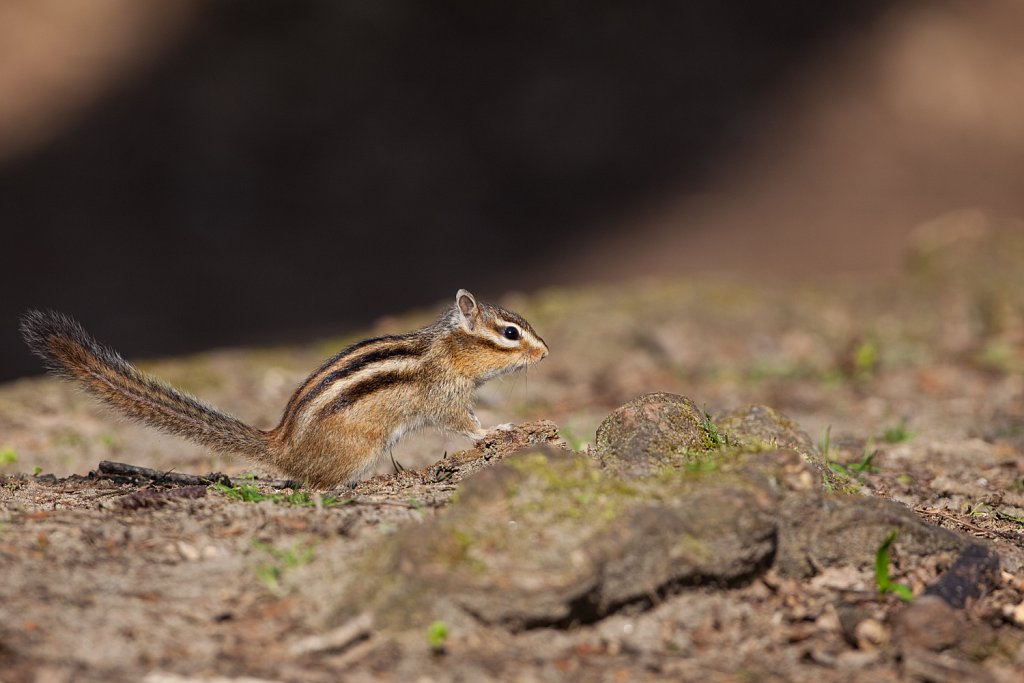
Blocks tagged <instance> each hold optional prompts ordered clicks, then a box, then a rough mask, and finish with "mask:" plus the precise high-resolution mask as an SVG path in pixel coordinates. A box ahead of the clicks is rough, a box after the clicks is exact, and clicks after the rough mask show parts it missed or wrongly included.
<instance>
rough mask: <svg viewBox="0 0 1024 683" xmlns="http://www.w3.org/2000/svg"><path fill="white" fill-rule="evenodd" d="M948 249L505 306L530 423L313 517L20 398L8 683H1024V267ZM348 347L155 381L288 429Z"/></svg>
mask: <svg viewBox="0 0 1024 683" xmlns="http://www.w3.org/2000/svg"><path fill="white" fill-rule="evenodd" d="M955 228H956V226H952V227H950V226H939V227H937V228H936V229H935V231H934V233H933V234H930V235H928V234H926V235H924V237H922V239H921V241H920V243H919V244H918V245H917V249H916V251H915V254H914V258H913V259H912V260H911V262H910V263H908V265H907V268H906V270H905V272H904V273H902V274H901V275H899V276H897V277H892V278H889V279H886V280H885V281H878V280H874V281H870V282H865V281H844V280H841V279H821V280H817V281H815V282H799V283H794V282H792V281H789V282H781V281H780V282H777V283H766V282H764V281H758V282H751V281H747V280H743V279H737V278H730V277H725V276H721V277H709V276H701V277H700V278H699V279H696V278H695V279H688V280H661V281H656V282H646V283H640V284H632V285H628V286H626V285H619V286H615V287H602V288H593V289H579V288H577V289H560V290H550V291H544V292H540V293H537V294H534V295H529V296H527V295H521V296H509V297H507V299H506V300H505V301H503V302H501V303H503V304H504V305H506V306H508V307H510V308H512V309H514V310H517V311H519V312H521V313H523V314H524V315H525V316H526V317H527V318H528V319H529V320H530V321H531V322H532V323H533V324H534V326H535V327H536V328H537V330H538V331H539V332H540V333H541V334H542V335H543V336H544V337H545V339H546V340H547V341H548V342H549V344H550V346H551V356H550V357H549V358H548V359H547V360H545V361H544V362H543V363H541V364H540V365H538V366H537V367H536V368H534V369H531V370H530V373H529V376H528V378H526V377H521V376H520V377H518V378H515V379H510V380H507V381H505V382H504V383H492V385H488V386H487V387H485V388H484V390H483V392H482V395H481V410H480V414H481V418H482V420H483V422H484V423H485V424H496V423H499V422H508V421H514V422H517V423H521V426H520V427H519V428H517V429H515V430H511V431H504V432H495V433H494V435H493V436H492V438H491V439H490V440H488V441H486V442H485V443H484V444H482V445H481V446H480V447H479V448H475V449H474V448H470V444H469V443H468V442H465V441H459V440H448V439H447V438H446V437H443V436H438V435H424V436H423V437H417V438H415V439H413V440H411V441H410V442H407V443H406V444H404V445H403V446H402V447H400V448H398V449H396V451H395V453H394V461H395V462H394V464H393V463H392V462H391V460H390V459H388V460H387V462H386V463H384V465H383V466H382V468H381V470H380V472H379V473H378V474H377V475H376V476H375V477H373V478H372V479H369V480H368V481H365V482H363V483H361V484H359V485H358V486H356V487H354V488H344V489H340V490H337V491H331V492H324V493H320V494H315V493H310V492H306V491H302V490H300V491H299V492H298V493H296V492H294V491H292V490H291V489H287V490H275V489H272V488H271V487H270V486H268V485H266V484H264V483H261V482H260V481H258V480H254V481H253V482H252V483H248V482H247V481H246V480H245V479H244V478H243V473H245V472H247V471H249V468H250V466H249V464H248V463H246V462H243V461H240V460H236V459H233V458H228V457H225V456H219V455H212V454H210V453H207V452H204V451H203V450H202V449H200V448H198V447H194V446H192V445H190V444H188V443H185V442H181V441H178V440H175V439H173V438H170V437H164V436H161V435H157V434H154V433H152V432H150V431H149V430H146V429H145V428H142V427H139V426H135V425H129V424H125V423H123V422H119V421H118V420H117V419H116V418H114V417H112V416H111V415H110V414H109V413H108V412H106V411H105V410H104V409H102V408H99V407H97V406H95V405H94V404H93V403H92V402H91V400H90V399H89V398H88V397H87V396H85V395H82V394H80V393H78V392H76V391H75V390H73V389H71V388H70V387H69V386H67V385H65V384H61V383H59V382H58V381H56V380H52V379H30V380H23V381H20V382H16V383H12V384H9V385H7V386H4V387H2V388H0V463H3V464H2V469H0V571H2V575H3V578H4V580H3V584H2V587H0V680H3V681H72V680H74V681H100V680H103V681H109V680H147V681H177V680H217V677H224V678H227V679H239V678H241V677H249V679H253V678H255V679H264V680H282V681H318V680H324V681H327V680H337V679H338V678H339V677H341V676H344V677H345V679H346V680H368V679H378V678H381V679H390V680H417V679H418V680H423V681H428V680H433V681H443V680H467V681H468V680H487V679H500V680H522V681H532V680H537V681H544V680H564V679H567V678H568V679H572V680H594V681H619V680H622V681H627V680H628V681H633V680H658V679H663V678H671V679H673V680H678V679H696V678H700V679H702V680H722V681H732V680H797V681H801V680H821V679H823V678H824V679H827V680H872V681H875V680H898V679H912V680H913V679H920V680H967V679H970V680H995V681H1013V680H1018V678H1017V677H1018V676H1019V671H1020V668H1021V667H1022V666H1024V273H1022V272H1021V269H1020V268H1019V264H1020V263H1024V244H1022V243H1021V241H1020V240H1019V239H1017V238H1014V237H1013V236H1000V235H999V234H995V233H992V234H987V233H981V234H979V233H976V232H964V231H959V232H958V231H957V230H956V229H955ZM435 313H436V311H424V312H421V313H419V314H413V315H409V316H405V317H402V318H395V319H389V320H384V321H381V323H380V324H379V325H378V329H377V330H375V331H376V332H384V331H392V330H401V329H408V328H409V327H411V326H414V325H417V324H420V323H422V322H424V321H426V320H429V319H430V318H431V317H432V316H433V315H434V314H435ZM104 341H108V342H111V343H113V344H114V345H115V346H116V340H104ZM346 341H347V340H330V341H327V342H324V343H321V344H317V345H311V346H307V347H303V348H278V349H264V350H227V351H217V352H210V353H208V354H203V355H201V356H196V357H191V358H185V359H178V360H166V361H160V362H152V363H145V364H144V367H145V369H146V370H147V371H149V372H152V373H154V374H157V375H159V376H161V377H163V378H164V379H166V380H169V381H171V382H172V383H175V384H178V385H181V386H184V387H185V388H187V389H189V390H190V391H192V392H193V393H196V394H198V395H199V396H201V397H202V398H204V399H206V400H208V401H210V402H212V403H214V404H216V405H218V406H220V407H222V408H224V409H226V410H228V411H230V412H233V413H235V414H237V415H238V416H240V417H242V418H243V419H246V420H248V421H251V422H253V423H254V424H258V425H260V426H270V425H272V424H273V423H274V421H275V420H276V419H277V417H278V414H277V413H278V411H279V410H280V408H281V407H282V406H283V405H284V403H285V401H286V399H287V396H288V394H289V391H290V389H291V388H292V387H294V386H295V385H297V383H298V382H299V381H300V380H301V379H302V377H303V375H304V373H305V372H308V371H309V370H311V369H313V368H314V367H316V365H317V364H318V362H319V360H320V359H322V357H324V356H326V355H328V354H329V353H330V352H332V351H333V350H336V349H337V348H339V347H340V346H341V345H343V344H344V343H345V342H346ZM651 392H667V393H668V394H671V395H674V396H669V397H655V398H649V397H648V398H645V399H641V401H640V402H639V403H632V404H629V405H628V406H627V407H625V408H620V406H623V404H627V403H628V402H630V401H632V400H633V399H635V398H636V397H638V396H640V395H644V394H649V393H651ZM679 395H681V396H685V397H688V398H689V399H690V400H689V401H684V400H683V399H680V398H677V397H676V396H679ZM751 405H755V406H761V407H758V408H753V409H751V408H750V407H749V406H751ZM613 411H614V416H613V417H612V418H610V420H609V421H608V422H607V423H606V425H605V426H604V427H602V428H601V432H600V434H601V436H600V438H598V436H597V435H598V427H599V425H601V423H602V422H603V421H605V418H606V417H607V416H608V415H609V414H610V413H613ZM666 411H668V412H666ZM672 411H678V412H677V413H673V412H672ZM705 413H706V414H705ZM637 425H640V427H637ZM645 425H646V426H645ZM652 425H653V426H652ZM631 426H632V427H636V428H637V429H636V431H635V432H628V433H623V431H622V430H627V431H628V429H630V428H631ZM644 429H653V430H654V431H653V432H650V431H646V432H645V431H644ZM765 429H767V431H764V430H765ZM687 430H690V431H689V432H687ZM757 430H761V431H757ZM616 434H618V436H616ZM652 434H653V436H652ZM666 434H667V435H668V437H666V438H667V440H664V439H662V437H665V435H666ZM638 435H640V436H638ZM673 435H675V437H674V436H673ZM808 435H809V436H808ZM676 437H678V438H677V440H676V441H673V440H672V439H673V438H676ZM623 454H625V455H623ZM105 460H106V461H120V462H126V463H131V464H134V465H139V466H145V467H151V468H155V469H158V470H160V471H170V470H173V471H174V472H178V473H192V474H198V475H203V474H205V473H208V472H211V471H219V472H224V473H226V474H228V475H230V476H232V477H235V481H234V485H220V486H207V485H194V484H193V485H191V486H186V485H180V484H173V485H172V484H169V483H166V482H162V481H160V480H156V481H152V480H146V479H133V478H130V477H119V476H113V475H109V476H108V475H102V474H99V473H98V470H99V463H100V462H101V461H105ZM400 468H401V469H400ZM90 472H94V473H93V474H90ZM257 474H258V475H260V476H273V475H274V474H275V473H273V472H271V471H260V472H257ZM51 475H52V476H51ZM259 498H263V500H258V499H259ZM944 529H945V530H948V531H944ZM891 531H897V532H898V533H897V536H896V538H895V539H894V540H893V541H892V545H891V548H890V551H889V557H888V558H885V557H884V555H882V554H881V553H880V552H879V551H880V549H881V547H882V542H883V541H884V539H885V537H887V536H888V535H889V533H890V532H891ZM972 553H974V554H972ZM880 557H881V558H882V559H887V560H888V561H887V562H883V564H884V565H885V566H888V567H889V569H890V572H891V582H892V583H894V584H900V585H905V586H906V587H907V588H908V589H909V590H910V591H912V593H913V595H914V599H913V601H912V602H909V603H908V602H904V601H903V600H901V599H900V597H899V596H898V595H897V594H896V593H895V592H888V593H885V594H880V591H879V581H880V578H879V575H878V573H877V569H876V561H877V560H879V558H880ZM979 558H980V559H979ZM993 558H994V559H993ZM989 560H991V561H994V562H998V565H999V566H998V568H997V569H995V570H994V571H988V570H987V569H986V568H985V567H986V566H987V565H985V562H987V561H989ZM972 562H974V564H973V565H972V564H971V563H972ZM979 563H980V564H979ZM979 566H980V567H981V570H979V571H981V575H984V576H983V577H982V579H979V580H977V581H974V582H973V583H972V584H971V585H973V586H975V587H977V588H978V590H977V592H978V593H979V594H978V595H967V597H966V599H964V600H960V601H959V604H951V600H952V603H958V601H957V599H950V598H949V595H948V594H943V593H942V591H943V590H945V589H942V588H938V589H937V588H936V587H937V586H939V587H941V586H947V587H948V586H949V585H950V584H949V582H950V581H951V580H953V579H955V578H956V576H959V574H958V572H960V571H961V570H962V569H963V568H964V567H967V569H968V570H971V568H972V567H973V568H974V569H977V567H979ZM988 569H992V568H991V567H989V568H988ZM972 571H973V570H972ZM968 573H969V572H968ZM975 578H977V576H975ZM927 593H931V594H932V595H927ZM968 593H970V591H968ZM935 594H942V595H945V597H943V598H942V599H940V598H938V597H936V595H935ZM961 597H963V596H961Z"/></svg>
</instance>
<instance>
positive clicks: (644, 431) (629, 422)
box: [594, 392, 708, 476]
mask: <svg viewBox="0 0 1024 683" xmlns="http://www.w3.org/2000/svg"><path fill="white" fill-rule="evenodd" d="M703 419H704V416H703V414H702V413H701V412H700V411H699V410H698V409H697V406H696V405H695V404H694V402H693V401H692V400H690V399H689V398H686V397H685V396H678V395H676V394H669V393H664V392H657V393H651V394H643V395H642V396H638V397H637V398H635V399H633V400H632V401H630V402H629V403H626V404H625V405H623V406H620V407H619V408H616V409H615V410H614V411H612V413H611V414H610V415H609V416H608V417H606V418H605V420H604V421H603V422H602V423H601V425H600V427H598V429H597V438H596V440H595V444H594V449H595V452H596V455H597V457H598V459H599V460H600V462H601V464H602V466H604V467H606V468H608V469H611V470H613V471H615V472H618V473H620V474H622V475H624V476H643V475H646V474H651V473H652V472H655V471H657V470H658V469H659V468H662V467H664V466H674V467H679V466H681V465H683V464H686V463H688V462H691V461H692V460H693V458H692V455H693V454H694V453H700V452H702V451H705V450H707V448H708V435H707V432H706V430H705V428H704V426H703Z"/></svg>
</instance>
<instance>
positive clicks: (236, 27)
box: [0, 0, 896, 379]
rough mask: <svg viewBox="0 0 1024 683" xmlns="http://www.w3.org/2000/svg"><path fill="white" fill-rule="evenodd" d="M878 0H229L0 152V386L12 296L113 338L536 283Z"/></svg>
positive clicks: (722, 147) (7, 359)
mask: <svg viewBox="0 0 1024 683" xmlns="http://www.w3.org/2000/svg"><path fill="white" fill-rule="evenodd" d="M893 4H896V3H895V0H870V1H869V0H844V1H842V2H834V3H821V2H816V1H814V0H791V1H790V2H787V3H784V4H781V5H780V4H777V3H776V4H768V3H763V2H756V1H754V0H731V1H716V0H700V1H695V2H685V3H680V2H660V3H644V4H642V5H637V4H633V3H607V2H600V3H598V2H582V1H576V2H573V1H564V2H551V1H547V0H545V1H539V0H538V1H533V2H516V3H506V4H501V5H494V4H487V3H476V2H469V1H467V0H462V1H452V2H438V3H427V4H423V3H413V2H408V1H401V0H392V1H390V2H387V1H384V2H382V1H380V0H372V1H371V0H367V1H364V2H352V3H339V2H334V1H330V0H322V1H313V0H309V1H306V2H287V3H284V2H272V1H269V0H261V1H255V0H245V1H241V0H220V1H218V2H212V3H208V6H207V9H206V10H205V12H204V14H203V15H202V16H201V17H200V18H199V20H198V21H197V22H196V23H195V25H194V26H193V27H192V30H191V32H190V34H189V36H188V38H187V39H186V40H185V41H184V42H182V43H181V44H179V45H178V46H177V47H176V48H175V50H174V51H173V52H172V53H170V54H169V55H167V56H166V57H165V59H164V60H163V61H162V63H161V64H160V65H159V66H158V67H156V68H155V69H153V70H151V71H150V72H149V73H148V74H146V75H145V77H144V78H142V79H138V80H137V81H136V82H134V83H132V84H129V85H126V86H124V87H122V88H121V89H119V90H118V91H117V92H116V93H114V94H113V95H110V96H108V97H107V98H106V99H105V100H104V101H103V102H101V103H99V104H98V105H97V106H96V107H95V108H94V109H93V110H92V111H91V113H90V114H89V115H88V116H87V117H85V118H84V119H83V120H81V121H80V122H79V124H78V125H77V126H76V127H75V128H74V129H73V130H71V131H69V132H68V133H67V134H65V135H64V136H62V137H61V138H60V139H58V140H56V141H55V142H53V143H52V144H50V145H48V146H47V147H46V148H44V149H41V150H38V151H37V152H36V153H35V154H34V155H32V156H29V157H26V158H22V159H20V160H18V161H17V162H13V163H11V164H9V165H8V166H6V167H4V168H2V169H0V222H2V224H3V225H4V226H5V234H6V244H7V251H6V253H7V254H8V255H9V256H10V257H11V258H9V259H8V263H7V265H6V267H5V268H4V269H3V270H2V275H0V286H2V287H3V291H4V292H5V296H3V297H2V300H0V323H2V327H3V331H2V332H0V379H9V378H12V377H16V376H19V375H23V374H28V373H34V372H37V371H39V366H38V364H37V363H36V362H35V361H34V359H33V358H32V357H31V356H30V354H29V352H28V351H27V350H26V349H25V348H24V347H23V346H22V344H21V342H20V340H19V339H18V338H17V333H16V329H17V322H16V319H17V316H18V315H19V314H20V313H21V312H22V311H23V310H24V309H25V308H27V307H53V308H58V309H60V310H63V311H65V312H67V313H69V314H71V315H73V316H75V317H76V318H78V319H80V320H81V321H82V323H83V324H84V325H85V327H86V328H87V329H89V330H91V331H92V332H93V333H95V334H96V336H97V337H98V338H99V339H100V340H101V341H103V342H106V343H109V344H111V345H113V346H114V347H115V348H118V349H120V350H121V351H123V352H124V353H125V354H126V355H128V356H135V355H157V354H170V353H180V352H185V351H190V350H196V349H201V348H205V347H210V346H217V345H227V344H244V343H265V342H272V341H278V340H285V339H296V338H302V337H308V336H311V335H314V334H322V333H329V332H334V333H337V332H340V331H343V330H346V329H351V328H352V327H354V326H356V325H361V324H365V323H367V322H368V321H370V320H372V319H373V318H375V317H376V316H379V315H382V314H386V313H388V312H392V311H395V310H399V309H406V308H409V307H411V306H415V305H423V304H429V303H431V302H433V301H436V300H439V299H447V298H448V297H450V296H452V295H453V294H454V292H455V290H456V289H457V288H459V287H468V288H471V289H475V290H476V291H477V293H478V294H481V295H484V296H486V295H487V294H489V293H498V292H503V291H507V290H516V289H532V288H534V287H537V286H540V285H542V284H543V282H541V281H539V280H538V279H537V278H535V277H533V276H532V273H533V272H535V271H536V269H535V268H534V266H535V264H536V263H537V260H538V259H539V258H541V257H543V258H544V259H545V260H546V261H547V262H550V261H551V258H552V254H556V255H557V254H565V258H566V259H572V256H573V252H574V250H575V249H576V248H577V246H578V245H579V244H581V241H583V240H586V239H587V238H588V236H591V235H593V234H594V230H595V226H598V225H599V224H601V223H607V222H608V220H607V219H608V218H609V217H613V216H615V215H618V214H621V213H622V212H625V211H628V210H629V208H630V207H631V206H635V205H636V204H637V203H638V202H641V201H644V200H645V199H648V198H650V197H651V196H656V195H657V194H658V193H659V192H662V191H664V190H665V189H666V188H667V187H668V186H669V185H670V184H671V185H677V184H678V183H680V182H686V183H690V184H691V185H693V186H695V187H699V184H700V178H701V171H702V168H703V167H704V165H705V164H706V163H707V162H708V160H710V159H712V158H714V157H715V155H718V154H722V153H725V152H728V151H729V150H730V149H731V148H733V147H734V146H735V145H736V144H738V141H741V140H742V139H743V135H744V131H745V130H746V129H747V128H748V126H750V125H751V123H752V122H753V121H755V120H756V119H757V117H758V109H759V106H760V105H761V104H762V103H763V102H765V101H766V99H767V98H769V97H770V95H771V93H772V91H773V88H776V87H778V86H780V85H781V84H784V83H785V79H786V77H787V75H788V74H790V73H791V72H792V71H793V69H794V68H799V67H800V66H801V65H803V64H805V63H806V62H807V60H813V59H814V58H815V50H816V49H818V48H820V47H822V46H824V45H828V44H830V43H831V42H832V41H835V40H837V39H843V38H846V37H848V36H849V35H850V34H852V33H854V32H856V31H859V30H863V29H865V28H866V27H868V26H870V22H871V21H872V20H873V19H875V18H877V16H878V15H879V13H880V12H881V11H883V10H884V9H885V8H886V7H888V6H891V5H893Z"/></svg>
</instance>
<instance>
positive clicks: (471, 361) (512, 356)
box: [453, 289, 548, 382]
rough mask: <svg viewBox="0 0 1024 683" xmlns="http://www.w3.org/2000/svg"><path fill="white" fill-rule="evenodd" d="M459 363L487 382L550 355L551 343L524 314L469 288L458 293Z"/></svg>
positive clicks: (456, 299)
mask: <svg viewBox="0 0 1024 683" xmlns="http://www.w3.org/2000/svg"><path fill="white" fill-rule="evenodd" d="M453 315H454V317H455V319H456V321H457V332H458V333H459V334H458V335H457V338H458V341H457V343H456V354H457V355H458V365H459V367H460V369H461V370H462V371H463V372H464V373H465V374H467V375H469V376H471V377H474V378H476V380H477V381H478V382H483V381H486V380H488V379H491V378H492V377H497V376H499V375H504V374H505V373H508V372H514V371H516V370H521V369H523V368H525V367H527V366H529V365H533V364H534V363H536V362H538V361H540V360H541V359H542V358H544V357H546V356H547V355H548V345H547V344H545V343H544V340H543V339H541V338H540V335H538V334H537V333H536V332H535V331H534V330H533V327H531V326H530V323H528V322H526V319H524V318H523V317H522V316H521V315H518V314H517V313H513V312H512V311H506V310H505V309H504V308H500V307H498V306H492V305H491V304H485V303H483V302H478V301H477V300H476V297H474V296H473V295H472V294H471V293H469V292H468V291H466V290H465V289H460V290H459V291H458V293H456V295H455V307H454V310H453Z"/></svg>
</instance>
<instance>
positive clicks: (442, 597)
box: [337, 452, 777, 630]
mask: <svg viewBox="0 0 1024 683" xmlns="http://www.w3.org/2000/svg"><path fill="white" fill-rule="evenodd" d="M776 488H777V486H776V485H774V484H773V483H772V482H771V481H770V480H769V478H768V477H767V476H766V475H765V474H764V473H762V472H760V471H757V470H752V471H750V472H746V471H742V470H741V469H740V468H733V469H731V470H729V471H719V472H711V473H701V474H694V473H685V472H678V473H676V472H673V473H669V474H665V473H662V474H660V475H658V476H651V477H646V478H640V479H624V478H622V477H619V476H617V475H615V474H613V473H610V472H608V471H607V470H603V469H602V468H601V467H600V466H599V465H598V464H597V463H595V462H594V461H593V460H591V459H589V458H586V457H579V456H570V455H561V454H557V453H556V452H549V453H546V454H542V453H534V452H528V453H523V454H519V455H515V456H511V457H509V458H507V459H506V460H505V461H504V462H502V463H501V464H499V465H496V466H494V467H492V468H489V469H488V470H485V471H484V472H482V473H481V474H479V475H477V476H476V477H474V478H472V479H471V480H469V481H468V482H467V483H466V485H465V486H464V488H463V489H462V490H461V491H460V492H459V494H457V497H456V499H455V501H454V503H453V504H452V506H451V507H450V508H449V509H448V510H446V511H445V512H443V513H442V514H440V515H438V516H437V517H435V518H433V519H431V520H430V521H429V522H427V523H425V524H423V525H419V526H416V527H412V528H406V529H403V530H401V531H399V532H398V533H396V534H394V535H393V536H392V537H391V538H389V539H385V540H384V541H383V542H381V543H379V544H378V545H377V546H375V547H373V548H371V549H369V551H368V552H367V554H366V555H365V556H364V558H363V560H362V562H363V564H364V566H363V567H362V568H361V571H360V572H359V575H360V580H359V582H358V584H357V585H354V586H352V587H351V593H350V596H349V598H348V599H346V600H345V603H346V604H347V605H348V607H347V608H346V610H342V611H341V612H339V613H338V616H337V619H338V620H342V621H343V620H344V619H345V618H348V617H350V616H352V615H353V614H355V613H358V612H362V611H372V612H374V613H375V614H376V615H377V617H378V619H379V622H378V623H381V624H391V625H402V626H403V627H408V626H409V625H410V624H415V623H421V622H423V621H426V620H432V619H438V618H445V619H451V620H453V621H457V620H458V619H459V618H460V617H459V614H460V613H461V614H462V615H463V617H462V618H465V615H469V616H471V617H472V618H473V619H474V620H475V621H479V622H484V623H488V624H496V625H501V626H504V627H506V628H508V629H510V630H520V629H524V628H531V627H536V626H546V625H566V624H569V623H575V622H581V623H586V622H592V621H595V620H597V619H600V618H602V617H604V616H606V615H608V614H611V613H613V612H614V611H616V610H617V609H619V608H620V607H622V606H623V605H627V604H631V603H637V602H647V601H649V599H650V596H653V595H658V594H659V593H665V592H668V591H672V590H674V589H676V588H678V587H680V586H685V585H699V584H707V583H715V584H722V585H728V584H731V583H734V582H735V581H737V580H740V579H744V578H746V577H749V576H752V575H754V574H756V573H757V572H758V571H760V570H761V569H763V568H765V567H766V566H767V564H768V563H769V562H770V559H771V557H772V555H773V553H774V551H775V543H774V540H775V522H774V518H775V510H776V506H777V495H776V493H775V489H776ZM352 610H355V612H353V611H352ZM441 615H443V616H441Z"/></svg>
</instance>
